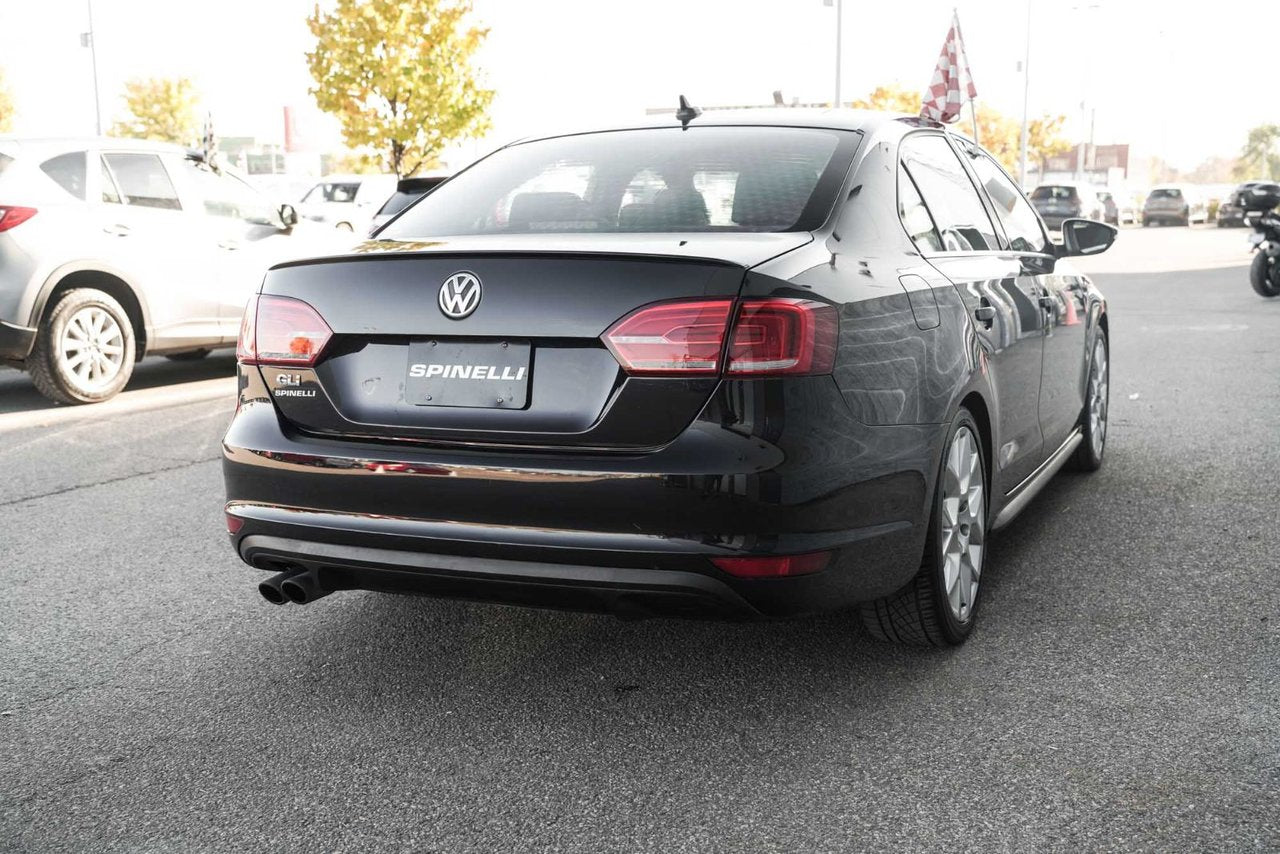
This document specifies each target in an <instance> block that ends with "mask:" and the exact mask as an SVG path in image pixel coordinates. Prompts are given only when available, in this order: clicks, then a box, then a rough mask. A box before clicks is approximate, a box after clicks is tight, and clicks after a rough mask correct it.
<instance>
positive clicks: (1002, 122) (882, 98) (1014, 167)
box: [852, 84, 1071, 175]
mask: <svg viewBox="0 0 1280 854" xmlns="http://www.w3.org/2000/svg"><path fill="white" fill-rule="evenodd" d="M920 100H921V98H920V93H919V92H915V91H911V90H909V89H904V88H903V87H902V86H899V85H897V84H890V85H888V86H877V87H876V88H875V89H874V90H873V91H872V92H871V94H869V95H868V96H867V97H865V98H862V99H860V100H857V101H854V102H853V104H852V106H853V107H855V108H857V109H860V110H886V111H888V112H893V113H907V114H908V115H918V114H919V113H920ZM966 116H968V113H966ZM971 122H972V119H967V118H966V120H963V121H961V122H959V123H958V127H959V129H960V132H961V133H968V132H969V131H970V129H971V128H972V124H971ZM1065 123H1066V118H1065V117H1064V116H1041V117H1040V118H1038V119H1032V120H1030V121H1029V122H1027V161H1028V162H1030V163H1039V162H1041V161H1042V160H1044V159H1045V158H1048V157H1054V156H1056V155H1059V154H1064V153H1066V152H1067V151H1069V150H1070V149H1071V143H1069V142H1067V140H1066V139H1065V138H1064V137H1063V136H1062V126H1063V125H1064V124H1065ZM978 142H980V143H981V144H982V147H983V148H985V149H987V151H990V152H991V154H992V156H993V157H995V159H996V160H998V161H1000V164H1001V165H1002V166H1004V168H1005V169H1007V170H1008V171H1009V173H1010V174H1012V175H1016V174H1017V173H1018V152H1019V149H1020V147H1021V144H1022V125H1021V123H1019V122H1017V121H1014V120H1013V119H1011V118H1009V117H1008V116H1006V115H1004V114H1003V113H1001V112H999V111H998V110H995V109H992V108H991V107H988V106H986V105H980V106H979V107H978Z"/></svg>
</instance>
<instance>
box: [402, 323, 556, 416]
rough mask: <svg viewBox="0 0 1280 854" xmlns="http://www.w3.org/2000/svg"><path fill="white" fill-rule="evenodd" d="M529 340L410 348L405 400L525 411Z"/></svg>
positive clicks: (435, 343) (443, 341) (433, 342)
mask: <svg viewBox="0 0 1280 854" xmlns="http://www.w3.org/2000/svg"><path fill="white" fill-rule="evenodd" d="M531 357H532V347H531V346H530V344H529V342H528V341H513V340H491V341H476V340H458V339H452V340H450V339H431V340H427V341H414V342H411V343H410V344H409V364H408V367H407V369H406V372H405V383H404V399H405V402H406V403H411V404H413V405H415V406H458V407H471V408H479V409H523V408H524V407H525V404H526V403H527V402H528V398H529V375H530V368H531V365H530V359H531Z"/></svg>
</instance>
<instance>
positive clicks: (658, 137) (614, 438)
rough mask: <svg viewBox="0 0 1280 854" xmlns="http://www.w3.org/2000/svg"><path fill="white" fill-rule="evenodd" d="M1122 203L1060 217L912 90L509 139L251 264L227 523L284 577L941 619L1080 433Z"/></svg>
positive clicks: (306, 598)
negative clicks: (300, 252) (999, 532)
mask: <svg viewBox="0 0 1280 854" xmlns="http://www.w3.org/2000/svg"><path fill="white" fill-rule="evenodd" d="M682 128H687V129H682ZM654 185H660V189H658V190H657V191H656V192H653V193H650V192H649V190H650V189H652V188H653V186H654ZM633 190H639V191H635V192H633ZM1115 234H1116V230H1115V229H1114V228H1112V227H1111V226H1109V225H1105V224H1103V223H1099V222H1089V221H1085V220H1067V221H1066V222H1065V223H1064V224H1063V242H1062V243H1061V244H1055V243H1053V242H1051V241H1050V238H1049V236H1048V234H1047V233H1046V231H1045V229H1044V227H1043V224H1042V223H1041V221H1040V218H1039V217H1038V216H1037V215H1036V212H1035V210H1034V209H1033V208H1032V206H1031V205H1030V204H1029V203H1028V202H1027V200H1026V198H1025V197H1024V196H1023V195H1022V193H1021V191H1020V190H1019V189H1018V186H1017V184H1016V183H1015V182H1014V181H1013V180H1012V179H1011V178H1010V177H1009V176H1008V175H1007V174H1006V173H1005V172H1004V170H1003V169H1001V167H1000V166H999V165H998V163H997V162H996V161H995V160H994V159H993V158H992V157H991V156H990V155H989V154H987V153H986V152H985V151H983V150H982V149H980V148H978V147H977V146H975V145H973V144H972V143H968V142H965V141H963V140H962V139H960V138H959V137H958V136H956V135H954V134H947V133H944V132H943V131H942V129H941V126H938V125H934V124H932V123H929V122H926V121H922V120H920V119H917V118H905V117H903V118H898V117H894V116H890V115H887V114H881V113H864V112H856V111H845V110H835V111H822V112H809V111H805V110H801V109H792V110H778V111H742V112H733V113H724V114H716V115H714V116H701V117H697V113H696V111H694V110H692V109H691V108H685V109H682V110H681V112H680V113H679V114H678V116H677V120H665V119H664V118H662V117H649V118H648V119H647V120H644V121H643V122H642V123H641V124H640V125H638V126H636V127H631V128H626V129H609V130H603V131H601V132H597V133H589V134H575V135H568V136H551V137H542V138H533V139H529V140H525V141H522V142H520V143H517V144H513V145H510V146H507V147H506V148H503V149H500V150H499V151H497V152H496V153H494V154H492V155H490V156H489V157H487V158H485V159H484V160H481V161H480V162H478V163H477V164H476V165H474V166H472V167H470V168H469V169H467V170H465V171H464V172H461V173H459V174H458V175H456V176H455V177H454V178H452V179H450V180H449V181H448V182H446V183H445V184H443V185H441V186H440V187H438V188H437V189H436V190H435V191H434V192H433V193H431V195H429V196H427V197H426V198H425V199H422V200H421V201H420V202H419V203H417V204H415V205H414V206H413V207H411V208H409V209H408V210H406V211H405V212H404V213H403V214H402V215H400V216H399V217H397V218H396V219H395V220H394V221H392V222H390V223H388V224H387V226H386V227H385V228H384V229H383V230H382V231H381V232H380V233H379V235H378V239H377V240H375V241H370V242H368V243H366V244H364V245H363V246H361V247H358V250H357V251H355V252H353V253H351V254H346V255H338V256H330V257H326V258H320V259H316V260H314V261H305V262H297V263H290V264H285V265H279V266H277V267H275V268H274V269H272V270H271V271H270V272H269V273H268V274H267V276H266V279H265V281H264V283H263V286H262V288H261V292H260V295H259V297H258V300H257V303H256V305H252V306H250V308H249V310H248V311H247V312H246V314H245V322H244V326H243V329H242V333H241V340H240V348H239V351H238V352H239V362H240V403H239V406H238V408H237V411H236V414H235V416H234V419H233V420H232V422H231V424H230V426H229V429H228V431H227V433H226V436H225V439H224V460H223V465H224V474H225V480H226V498H227V503H226V508H225V509H226V518H227V529H228V531H229V532H230V534H231V544H232V546H233V547H234V548H235V550H236V552H237V554H238V555H239V556H240V557H241V558H242V559H243V560H244V561H246V562H247V563H249V564H250V565H252V566H253V567H256V568H258V569H259V570H265V571H267V572H268V573H270V575H269V576H268V577H267V578H266V579H265V580H264V581H263V582H262V584H261V585H260V592H261V593H262V595H263V596H264V597H265V598H267V599H268V600H269V601H271V602H275V603H283V602H286V601H293V602H299V603H306V602H311V601H314V600H315V599H317V598H319V597H322V596H325V595H328V594H329V593H331V592H334V591H338V590H348V589H366V588H367V589H374V590H383V591H398V592H420V593H427V594H433V595H439V596H454V597H465V598H472V599H491V600H499V601H505V602H513V603H519V604H524V605H544V606H550V607H555V608H570V609H587V610H605V611H613V612H616V613H619V614H622V615H627V616H642V615H647V614H655V613H666V614H682V615H690V614H698V615H719V616H734V617H782V616H792V615H801V614H810V613H814V612H817V611H826V610H831V609H838V608H844V607H849V606H854V605H859V604H860V605H861V607H860V611H861V614H862V617H863V619H864V621H865V623H866V625H867V626H868V628H869V629H870V631H871V632H872V633H873V634H874V635H876V636H878V637H881V638H886V639H894V640H899V641H906V642H916V643H925V644H937V645H948V644H955V643H959V642H961V641H962V640H964V638H965V636H966V635H968V633H969V631H970V629H971V627H972V626H973V622H974V618H975V615H976V614H977V610H978V607H979V599H978V597H979V595H980V592H981V589H982V585H981V582H982V580H983V567H984V560H985V555H986V546H987V539H988V537H989V536H990V534H991V532H992V531H994V530H996V529H998V528H1000V527H1002V526H1003V525H1005V524H1006V523H1008V522H1009V520H1010V519H1012V518H1013V517H1014V516H1016V515H1017V513H1018V512H1019V511H1020V510H1021V509H1022V508H1023V507H1025V506H1026V505H1027V503H1028V501H1030V500H1031V498H1032V497H1033V496H1034V495H1035V494H1036V493H1037V492H1038V491H1039V490H1040V489H1041V488H1042V487H1043V486H1044V485H1045V483H1046V482H1047V481H1048V480H1049V478H1050V477H1052V475H1053V474H1054V473H1055V472H1056V471H1058V470H1059V469H1060V468H1061V467H1063V466H1064V465H1066V464H1067V463H1073V464H1074V465H1076V466H1077V467H1079V468H1081V469H1085V470H1092V469H1096V468H1098V467H1099V466H1100V465H1101V464H1102V461H1103V453H1104V449H1105V440H1106V429H1107V404H1108V387H1109V386H1108V377H1109V365H1110V361H1109V359H1108V346H1109V339H1108V333H1107V329H1108V319H1107V311H1106V308H1107V306H1106V301H1105V300H1104V299H1103V297H1102V295H1101V294H1100V293H1099V292H1098V291H1097V290H1096V289H1095V288H1094V286H1093V283H1092V282H1091V281H1090V280H1089V278H1088V277H1087V276H1084V275H1083V274H1081V273H1080V272H1079V271H1077V270H1076V269H1075V267H1074V266H1073V265H1072V264H1071V262H1070V261H1069V260H1068V259H1067V256H1072V255H1092V254H1095V253H1097V252H1101V251H1103V250H1105V249H1106V248H1107V247H1108V246H1109V245H1110V244H1111V242H1112V241H1113V240H1114V238H1115ZM353 282H360V283H361V287H360V288H358V289H357V288H353V287H352V283H353ZM1010 568H1011V569H1013V568H1016V567H1010Z"/></svg>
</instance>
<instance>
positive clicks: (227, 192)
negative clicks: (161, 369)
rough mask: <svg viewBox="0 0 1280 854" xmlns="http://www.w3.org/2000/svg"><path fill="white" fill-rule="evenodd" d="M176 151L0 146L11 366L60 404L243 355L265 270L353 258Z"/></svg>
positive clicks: (2, 351) (0, 247)
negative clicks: (184, 364)
mask: <svg viewBox="0 0 1280 854" xmlns="http://www.w3.org/2000/svg"><path fill="white" fill-rule="evenodd" d="M348 242H353V241H350V240H349V239H346V240H344V239H343V238H342V237H341V236H340V235H339V234H338V233H336V232H334V231H333V230H332V229H329V228H323V227H320V226H317V225H314V224H312V223H299V222H298V217H297V213H296V212H295V211H294V209H293V207H292V206H291V205H287V204H284V205H276V204H274V203H273V202H271V201H270V200H268V199H267V198H266V197H265V196H263V195H262V194H260V193H258V192H257V191H256V190H254V189H253V188H252V187H251V186H249V184H247V183H246V182H245V181H244V180H243V179H241V178H240V177H239V176H237V175H236V174H233V173H232V172H230V171H228V170H226V169H215V168H213V167H211V166H210V165H209V164H207V163H205V162H204V158H203V156H202V155H200V154H198V153H196V152H191V151H187V150H186V149H183V148H180V147H178V146H175V145H166V144H163V143H155V142H142V141H136V140H118V139H80V140H75V139H72V140H31V139H15V138H12V137H0V361H3V362H5V363H7V364H10V365H13V366H15V367H18V368H21V369H24V370H26V371H27V372H28V373H29V374H30V375H31V378H32V380H33V382H34V383H35V385H36V387H37V388H38V389H39V390H40V391H41V392H42V393H43V394H44V395H46V396H47V397H49V398H52V399H53V400H57V401H60V402H62V403H92V402H95V401H99V400H105V399H107V398H109V397H112V396H113V395H115V394H116V393H117V392H118V391H120V389H122V388H123V387H124V386H125V384H126V383H127V382H128V381H129V376H130V374H132V372H133V364H134V362H135V361H136V360H137V359H140V358H142V357H143V356H144V355H150V354H154V353H159V354H164V355H168V356H171V357H174V358H198V357H199V356H202V355H204V354H206V353H208V352H209V351H210V350H212V349H214V348H219V347H233V346H235V343H236V338H237V336H238V334H239V329H240V322H241V317H242V315H243V313H244V306H245V303H246V302H247V301H248V298H249V296H250V295H251V294H252V293H253V292H254V290H255V289H256V288H257V287H258V286H259V285H260V284H261V283H262V276H263V274H264V272H265V271H266V268H267V267H269V266H270V265H272V264H274V263H277V262H279V261H283V260H287V259H289V258H292V257H297V256H307V255H314V254H316V253H317V252H325V251H334V250H337V249H341V248H343V245H344V244H345V243H348Z"/></svg>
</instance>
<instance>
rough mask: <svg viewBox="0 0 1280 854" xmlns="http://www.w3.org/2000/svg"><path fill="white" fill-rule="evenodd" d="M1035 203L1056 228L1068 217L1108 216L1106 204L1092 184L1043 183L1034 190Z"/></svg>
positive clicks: (1098, 217) (1041, 214) (1051, 226)
mask: <svg viewBox="0 0 1280 854" xmlns="http://www.w3.org/2000/svg"><path fill="white" fill-rule="evenodd" d="M1031 204H1033V205H1035V208H1036V211H1037V212H1038V213H1039V214H1040V216H1041V218H1042V219H1044V222H1045V225H1047V226H1049V227H1050V228H1052V229H1059V228H1061V227H1062V223H1063V221H1064V220H1068V219H1073V218H1084V219H1096V220H1098V221H1099V222H1101V221H1102V219H1103V217H1104V216H1106V205H1105V204H1103V201H1102V199H1100V198H1099V197H1098V193H1097V191H1096V190H1095V189H1094V188H1093V187H1092V186H1090V185H1089V184H1078V183H1075V182H1070V181H1067V182H1059V183H1056V184H1041V185H1040V186H1038V187H1036V188H1035V189H1034V190H1032V191H1031Z"/></svg>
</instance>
